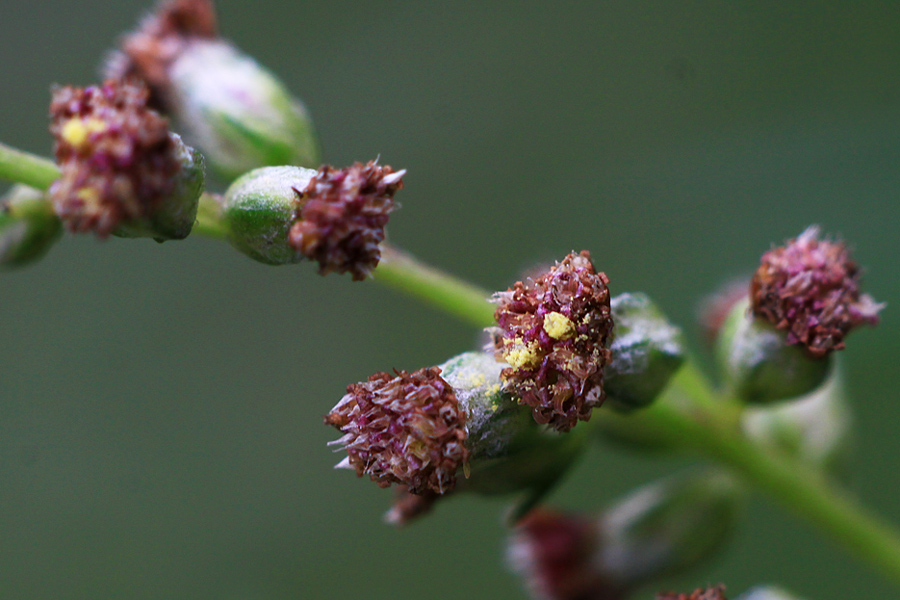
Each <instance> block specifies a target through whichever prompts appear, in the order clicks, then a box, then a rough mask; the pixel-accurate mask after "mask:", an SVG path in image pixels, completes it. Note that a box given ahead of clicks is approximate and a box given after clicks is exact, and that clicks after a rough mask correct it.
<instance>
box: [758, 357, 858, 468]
mask: <svg viewBox="0 0 900 600" xmlns="http://www.w3.org/2000/svg"><path fill="white" fill-rule="evenodd" d="M741 423H742V427H743V430H744V432H745V433H746V434H747V436H748V437H750V438H751V439H753V440H755V441H756V442H757V443H759V444H762V445H764V446H767V447H769V448H772V449H773V450H775V451H778V452H781V453H784V454H788V455H790V456H794V457H796V458H799V459H800V460H802V461H804V462H806V463H808V464H809V465H811V466H813V467H815V468H818V469H821V470H822V471H824V472H825V473H827V474H829V475H832V476H835V477H837V478H838V479H841V478H844V477H846V476H847V475H848V472H849V454H850V450H851V448H850V446H851V437H852V435H851V434H852V426H851V425H852V423H851V414H850V406H849V404H848V402H847V398H846V397H845V395H844V389H843V384H842V381H841V374H840V370H839V369H837V368H835V369H833V370H832V374H831V376H830V377H829V378H828V379H827V380H826V382H825V384H824V385H822V386H821V387H820V388H818V389H816V390H815V391H813V392H811V393H809V394H807V395H805V396H801V397H799V398H797V399H795V400H794V401H792V402H785V403H780V404H774V405H770V406H749V407H747V409H746V410H744V412H743V414H742V416H741Z"/></svg>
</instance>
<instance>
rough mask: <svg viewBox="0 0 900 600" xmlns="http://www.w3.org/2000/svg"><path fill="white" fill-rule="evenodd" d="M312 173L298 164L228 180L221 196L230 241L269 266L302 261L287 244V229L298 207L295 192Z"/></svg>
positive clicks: (265, 168)
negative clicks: (227, 185)
mask: <svg viewBox="0 0 900 600" xmlns="http://www.w3.org/2000/svg"><path fill="white" fill-rule="evenodd" d="M315 174H316V171H314V170H313V169H304V168H302V167H263V168H261V169H255V170H253V171H250V172H249V173H246V174H245V175H243V176H242V177H240V178H239V179H237V180H236V181H235V182H234V183H232V184H231V186H230V187H229V188H228V190H227V191H226V192H225V196H224V198H223V199H222V218H223V220H224V221H225V224H226V226H227V227H228V231H229V234H228V239H229V241H231V244H232V245H233V246H234V247H235V248H237V249H238V250H240V251H241V252H243V253H244V254H246V255H247V256H249V257H251V258H253V259H254V260H258V261H259V262H262V263H266V264H270V265H283V264H288V263H295V262H299V261H301V260H303V256H302V255H300V254H298V253H297V251H296V250H294V248H293V247H291V245H290V244H289V243H288V232H289V231H290V228H291V225H292V224H293V222H294V219H295V215H296V212H297V209H298V208H299V204H298V201H299V197H298V192H299V191H302V190H303V189H304V188H305V187H306V185H307V184H308V183H309V181H310V179H312V178H313V176H315Z"/></svg>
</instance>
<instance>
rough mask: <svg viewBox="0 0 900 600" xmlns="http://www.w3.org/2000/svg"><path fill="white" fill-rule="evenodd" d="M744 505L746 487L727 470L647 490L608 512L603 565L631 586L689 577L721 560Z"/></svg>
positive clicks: (690, 476) (669, 481) (681, 478)
mask: <svg viewBox="0 0 900 600" xmlns="http://www.w3.org/2000/svg"><path fill="white" fill-rule="evenodd" d="M742 505H743V491H742V489H741V488H740V486H739V484H738V483H737V482H736V481H735V480H734V479H733V478H732V477H731V476H730V475H728V474H727V473H724V472H722V471H706V472H698V473H689V474H686V475H681V476H676V477H673V478H670V479H667V480H663V481H661V482H658V483H653V484H650V485H648V486H645V487H643V488H641V489H639V490H637V491H635V492H633V493H632V494H630V495H629V496H628V497H626V498H625V499H624V500H622V501H620V502H619V503H618V504H617V505H616V506H614V507H612V508H611V509H609V510H608V511H606V512H605V513H604V515H603V518H602V525H601V531H602V532H603V543H602V559H601V563H602V564H603V566H604V569H605V570H606V571H607V572H608V573H610V575H611V576H613V577H614V578H615V579H616V580H617V581H621V582H623V583H626V584H627V585H629V586H636V585H640V584H642V583H645V582H647V581H652V580H654V579H658V578H660V577H665V576H669V575H676V574H680V573H683V572H685V571H687V570H689V569H691V568H693V567H695V566H697V565H699V564H700V563H702V562H703V561H704V560H706V559H708V558H711V557H712V556H715V554H716V552H717V551H718V550H719V549H720V548H721V547H722V545H724V544H725V542H726V541H727V540H728V539H729V538H730V537H731V535H732V534H733V533H734V530H735V528H736V525H737V522H738V520H739V516H740V512H741V508H742Z"/></svg>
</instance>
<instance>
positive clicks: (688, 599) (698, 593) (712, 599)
mask: <svg viewBox="0 0 900 600" xmlns="http://www.w3.org/2000/svg"><path fill="white" fill-rule="evenodd" d="M656 600H727V598H725V586H724V585H717V586H715V587H710V588H697V589H696V590H694V591H693V592H691V593H690V594H676V593H674V592H664V593H661V594H657V595H656Z"/></svg>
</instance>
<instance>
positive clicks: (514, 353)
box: [503, 343, 541, 369]
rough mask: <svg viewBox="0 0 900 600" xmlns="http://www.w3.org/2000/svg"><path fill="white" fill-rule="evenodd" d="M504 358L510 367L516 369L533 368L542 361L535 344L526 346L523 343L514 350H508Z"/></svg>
mask: <svg viewBox="0 0 900 600" xmlns="http://www.w3.org/2000/svg"><path fill="white" fill-rule="evenodd" d="M503 358H505V359H506V362H508V363H509V364H510V366H512V367H513V368H516V369H521V368H523V367H533V366H535V365H537V364H538V363H539V362H540V360H541V357H540V355H539V354H538V351H537V347H536V345H535V344H530V345H526V344H522V343H518V344H515V345H513V347H512V348H510V349H509V350H507V352H506V354H505V355H504V357H503Z"/></svg>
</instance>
